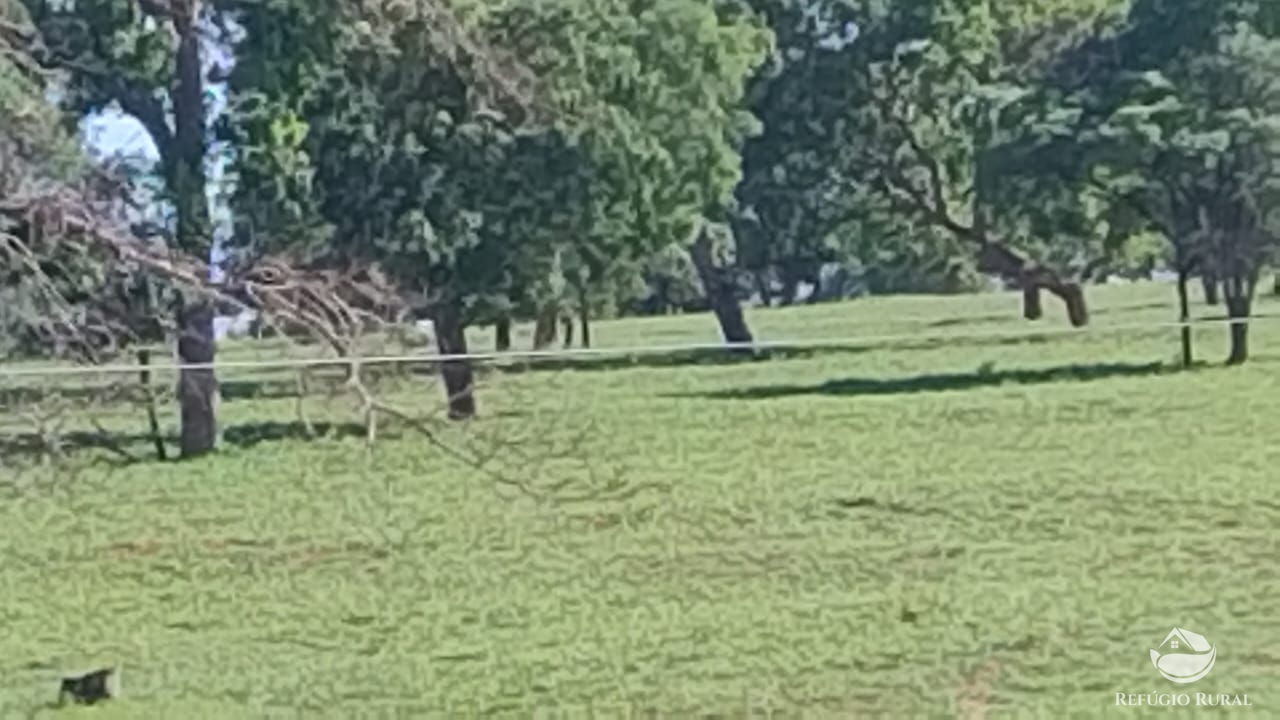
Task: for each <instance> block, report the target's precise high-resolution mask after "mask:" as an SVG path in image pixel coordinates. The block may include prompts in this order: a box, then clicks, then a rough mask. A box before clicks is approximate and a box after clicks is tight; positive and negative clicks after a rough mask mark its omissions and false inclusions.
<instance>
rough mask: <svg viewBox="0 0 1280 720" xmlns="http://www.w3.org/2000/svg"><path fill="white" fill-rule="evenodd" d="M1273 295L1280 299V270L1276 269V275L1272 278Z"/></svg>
mask: <svg viewBox="0 0 1280 720" xmlns="http://www.w3.org/2000/svg"><path fill="white" fill-rule="evenodd" d="M1271 294H1272V295H1275V296H1276V297H1280V268H1277V269H1276V274H1275V275H1273V276H1272V277H1271Z"/></svg>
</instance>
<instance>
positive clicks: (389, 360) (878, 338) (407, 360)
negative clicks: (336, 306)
mask: <svg viewBox="0 0 1280 720" xmlns="http://www.w3.org/2000/svg"><path fill="white" fill-rule="evenodd" d="M1277 319H1280V315H1271V314H1260V315H1251V316H1248V317H1240V318H1198V319H1192V320H1186V321H1162V322H1135V323H1116V324H1112V325H1101V324H1095V325H1089V326H1086V327H1083V328H1071V327H1067V328H1046V329H1041V330H972V331H953V332H932V333H931V332H927V331H916V332H907V333H892V334H877V335H861V336H854V337H838V338H801V339H791V340H759V341H753V342H745V343H742V342H700V343H672V344H654V345H625V346H612V347H591V348H551V349H542V350H507V351H500V352H469V353H456V354H442V353H403V354H392V355H369V356H359V355H354V356H347V357H322V358H300V357H293V358H289V357H281V358H268V359H255V360H219V361H215V362H212V363H173V362H170V363H150V364H149V365H148V369H149V370H150V371H151V372H153V373H155V372H178V371H181V370H219V369H225V370H263V369H306V368H316V367H327V368H337V367H349V366H360V367H368V366H377V365H400V364H439V363H445V362H459V361H474V362H501V361H512V362H529V361H537V360H574V359H584V358H599V357H626V356H646V355H667V354H679V353H705V352H719V351H729V352H732V351H770V350H776V351H786V350H822V349H838V348H855V347H862V348H868V347H878V346H885V347H892V346H894V345H896V344H901V343H916V342H933V343H937V342H946V341H950V340H979V339H1003V340H1017V339H1028V340H1030V339H1038V338H1046V337H1055V336H1084V335H1113V334H1123V333H1131V332H1135V331H1144V330H1152V331H1154V330H1175V329H1182V328H1197V327H1214V326H1221V327H1228V326H1231V325H1249V324H1253V323H1259V322H1270V321H1274V320H1277ZM137 373H138V365H136V364H103V365H38V366H34V367H6V366H4V365H0V379H4V378H24V377H58V376H77V375H137Z"/></svg>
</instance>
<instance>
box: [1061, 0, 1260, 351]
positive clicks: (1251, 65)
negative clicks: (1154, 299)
mask: <svg viewBox="0 0 1280 720" xmlns="http://www.w3.org/2000/svg"><path fill="white" fill-rule="evenodd" d="M1249 10H1250V8H1249V6H1248V5H1247V4H1243V3H1241V4H1236V3H1229V2H1228V3H1200V2H1195V3H1190V4H1189V5H1187V6H1185V7H1179V8H1176V9H1174V8H1169V7H1167V6H1165V5H1163V4H1160V3H1153V2H1141V3H1137V4H1135V6H1134V9H1133V11H1132V12H1131V13H1130V18H1129V25H1128V28H1127V29H1126V31H1125V32H1124V33H1123V34H1121V35H1119V36H1118V37H1116V38H1114V39H1109V40H1107V41H1106V42H1105V43H1104V42H1099V41H1096V40H1094V41H1088V42H1086V43H1084V44H1083V45H1082V48H1081V49H1080V50H1079V51H1078V52H1075V53H1074V55H1075V56H1076V57H1078V56H1079V55H1080V54H1082V53H1086V52H1087V53H1092V54H1096V55H1103V56H1105V57H1107V58H1108V60H1107V61H1106V62H1105V63H1104V62H1099V63H1097V65H1098V66H1099V67H1100V68H1101V71H1100V72H1098V73H1097V74H1096V75H1095V77H1094V78H1093V79H1092V80H1091V81H1090V82H1088V83H1082V84H1080V85H1079V86H1078V87H1077V88H1076V89H1075V92H1074V93H1071V94H1063V95H1061V96H1060V97H1062V98H1063V100H1062V103H1061V104H1060V105H1059V110H1058V112H1065V111H1070V112H1071V113H1072V114H1074V116H1075V117H1076V118H1077V122H1076V123H1075V127H1074V130H1073V136H1074V138H1075V140H1076V143H1077V145H1076V150H1077V152H1076V153H1075V154H1074V155H1073V158H1074V162H1073V165H1074V169H1073V170H1072V172H1074V173H1075V174H1076V175H1077V176H1078V177H1084V178H1087V180H1088V181H1089V183H1090V185H1091V186H1092V187H1095V188H1098V189H1100V190H1101V191H1103V192H1104V193H1105V197H1106V198H1107V199H1108V200H1109V201H1110V202H1111V203H1112V205H1113V209H1114V210H1115V211H1116V212H1113V213H1112V215H1111V217H1113V218H1116V217H1118V216H1119V214H1120V213H1127V214H1128V216H1129V221H1130V222H1129V225H1130V227H1131V228H1132V229H1138V230H1151V231H1155V232H1158V233H1159V234H1161V235H1162V236H1163V237H1164V238H1165V239H1166V241H1167V242H1168V243H1169V246H1170V248H1171V250H1172V255H1173V258H1174V265H1175V267H1176V269H1177V270H1178V272H1179V278H1180V282H1179V296H1180V302H1181V304H1182V305H1183V314H1184V319H1185V316H1186V315H1187V314H1188V311H1187V309H1186V306H1187V291H1186V281H1187V278H1188V277H1189V275H1190V274H1191V273H1192V272H1193V271H1194V270H1196V269H1199V270H1200V271H1201V272H1202V274H1204V275H1205V276H1207V277H1208V278H1209V281H1208V282H1209V283H1211V285H1216V284H1217V283H1221V285H1222V288H1223V290H1224V294H1225V296H1226V305H1227V311H1228V317H1229V318H1230V319H1231V320H1232V321H1233V323H1232V325H1231V333H1230V337H1231V342H1230V353H1229V358H1228V362H1230V363H1232V364H1237V363H1242V362H1244V361H1245V360H1246V359H1247V357H1248V326H1247V324H1246V323H1247V318H1248V316H1249V313H1250V308H1251V305H1252V299H1253V296H1254V293H1255V290H1256V285H1257V282H1258V275H1259V271H1260V268H1261V266H1262V265H1263V263H1265V262H1266V259H1267V257H1268V256H1269V255H1270V254H1271V253H1273V252H1274V248H1275V247H1276V242H1277V241H1276V238H1277V237H1278V235H1277V230H1278V229H1280V228H1277V226H1276V224H1275V219H1274V218H1273V217H1272V216H1271V214H1270V212H1269V210H1268V208H1270V207H1272V206H1273V205H1274V203H1275V202H1276V201H1277V200H1280V197H1277V195H1276V189H1277V187H1280V186H1278V185H1277V179H1278V178H1277V176H1276V174H1275V173H1276V171H1275V170H1274V169H1273V167H1272V165H1273V161H1272V158H1273V157H1274V156H1275V154H1276V152H1277V151H1278V150H1280V123H1278V122H1277V118H1280V83H1278V82H1277V80H1276V79H1275V78H1276V76H1277V70H1278V69H1280V43H1277V41H1276V40H1275V39H1273V38H1270V37H1267V36H1265V35H1264V34H1262V33H1261V32H1259V30H1258V28H1259V27H1263V26H1264V25H1262V24H1261V23H1260V22H1259V21H1260V19H1261V17H1262V16H1260V15H1258V14H1255V13H1251V12H1249ZM1169 38H1176V40H1177V42H1176V43H1175V42H1171V41H1170V40H1169ZM1184 357H1185V358H1187V359H1188V360H1189V358H1190V347H1189V334H1187V333H1184Z"/></svg>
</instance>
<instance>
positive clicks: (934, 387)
mask: <svg viewBox="0 0 1280 720" xmlns="http://www.w3.org/2000/svg"><path fill="white" fill-rule="evenodd" d="M1182 371H1183V370H1182V368H1181V367H1178V366H1173V365H1165V364H1164V363H1159V362H1154V363H1143V364H1137V363H1112V364H1098V365H1064V366H1057V367H1050V368H1043V369H1035V370H1030V369H1027V370H995V369H992V368H990V367H989V366H984V367H981V368H979V369H977V370H975V371H974V372H969V373H938V374H928V375H915V376H912V377H905V378H892V379H878V378H842V379H839V380H829V381H827V382H824V383H819V384H816V385H763V386H757V387H749V388H734V389H730V390H717V391H712V392H700V393H672V394H666V395H664V397H681V398H690V397H698V398H704V399H715V400H771V399H775V398H783V397H794V396H802V395H831V396H856V395H900V394H911V393H921V392H944V391H948V390H972V389H975V388H982V387H994V386H997V385H1003V384H1005V383H1012V384H1018V385H1032V384H1042V383H1052V382H1062V381H1067V380H1076V381H1094V380H1107V379H1112V378H1122V377H1144V376H1152V375H1163V374H1169V373H1175V372H1182Z"/></svg>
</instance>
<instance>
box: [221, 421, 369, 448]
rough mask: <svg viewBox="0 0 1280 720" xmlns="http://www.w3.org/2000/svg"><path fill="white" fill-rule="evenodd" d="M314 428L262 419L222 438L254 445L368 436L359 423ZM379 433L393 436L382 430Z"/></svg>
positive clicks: (231, 429)
mask: <svg viewBox="0 0 1280 720" xmlns="http://www.w3.org/2000/svg"><path fill="white" fill-rule="evenodd" d="M311 431H312V432H308V430H307V427H306V426H305V425H303V424H302V423H301V422H299V421H293V422H260V423H244V424H241V425H233V426H231V427H229V428H227V429H226V430H224V431H223V432H222V441H223V442H225V443H226V444H228V445H234V446H236V447H241V448H251V447H255V446H257V445H261V444H262V443H266V442H280V441H284V440H321V439H326V438H327V439H334V440H336V439H345V438H364V436H365V427H364V425H362V424H360V423H356V422H339V423H329V422H314V423H311ZM378 436H379V437H380V438H381V437H391V436H390V435H388V434H387V433H386V432H385V431H383V430H381V429H379V431H378Z"/></svg>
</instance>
